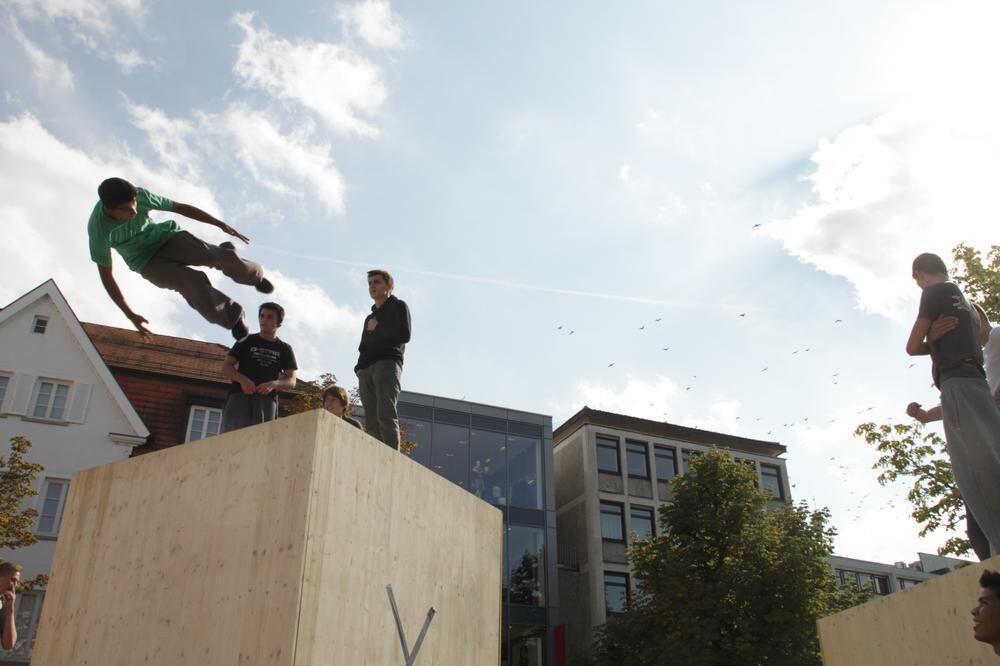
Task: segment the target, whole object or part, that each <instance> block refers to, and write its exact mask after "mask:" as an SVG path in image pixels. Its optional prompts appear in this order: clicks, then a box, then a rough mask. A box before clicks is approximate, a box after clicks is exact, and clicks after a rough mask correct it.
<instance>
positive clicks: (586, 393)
mask: <svg viewBox="0 0 1000 666" xmlns="http://www.w3.org/2000/svg"><path fill="white" fill-rule="evenodd" d="M677 393H678V388H677V384H675V383H674V382H673V380H671V379H670V378H669V377H664V376H662V375H660V376H657V377H656V378H654V379H652V380H651V381H646V380H644V379H640V378H638V377H633V376H631V375H629V376H627V377H626V379H625V385H624V386H616V385H611V384H608V383H607V382H604V381H600V380H588V379H584V380H580V381H578V382H577V383H576V387H575V394H576V395H575V397H574V399H573V405H572V412H576V411H578V410H579V409H580V408H582V407H584V406H587V407H590V408H592V409H600V410H604V411H608V412H617V413H619V414H627V415H629V416H636V417H639V418H643V419H651V420H653V421H665V420H668V419H669V416H668V414H669V412H670V404H671V400H672V399H673V398H674V397H675V396H676V395H677Z"/></svg>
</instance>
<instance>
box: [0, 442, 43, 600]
mask: <svg viewBox="0 0 1000 666" xmlns="http://www.w3.org/2000/svg"><path fill="white" fill-rule="evenodd" d="M30 448H31V442H30V441H28V440H27V439H26V438H25V437H20V436H17V437H11V438H10V455H8V456H7V457H6V458H4V457H3V456H0V548H3V549H6V550H14V549H17V548H23V547H25V546H30V545H32V544H33V543H35V542H36V541H38V539H37V538H36V537H35V532H34V527H35V521H36V520H37V519H38V512H37V511H36V510H35V509H32V508H29V507H25V506H24V500H25V499H27V498H29V497H35V496H36V495H38V491H37V490H35V479H37V478H38V474H39V472H41V471H42V470H43V469H44V467H42V466H41V465H39V464H38V463H31V462H28V459H27V453H28V450H29V449H30ZM47 580H48V576H45V575H44V574H43V575H39V576H37V577H35V578H34V579H32V580H29V581H21V584H20V586H19V588H18V591H19V592H23V591H27V590H30V589H33V588H34V587H37V586H39V585H44V584H45V583H46V581H47Z"/></svg>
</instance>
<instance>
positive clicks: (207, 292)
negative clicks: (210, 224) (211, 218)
mask: <svg viewBox="0 0 1000 666" xmlns="http://www.w3.org/2000/svg"><path fill="white" fill-rule="evenodd" d="M191 266H208V267H210V268H217V269H219V270H220V271H222V272H223V273H224V274H225V275H226V276H227V277H229V278H231V279H232V280H233V281H234V282H238V283H239V284H249V285H255V284H257V282H259V281H260V279H261V278H262V277H263V276H264V269H262V268H261V267H260V264H256V263H254V262H252V261H247V260H246V259H242V258H241V257H240V256H239V255H238V254H236V250H228V249H226V248H222V247H219V246H218V245H209V244H208V243H206V242H205V241H203V240H201V239H200V238H198V237H197V236H193V235H191V234H190V233H188V232H186V231H181V232H179V233H176V234H174V235H173V236H171V237H170V240H168V241H167V242H166V243H164V244H163V247H161V248H160V249H159V250H158V251H157V252H156V254H154V255H153V257H152V258H151V259H150V260H149V262H148V263H147V264H146V266H145V267H144V268H143V269H142V272H141V273H140V275H142V277H144V278H146V279H147V280H149V281H150V282H152V283H153V284H155V285H156V286H157V287H160V288H162V289H173V290H174V291H176V292H178V293H179V294H180V295H181V296H183V297H184V300H186V301H187V302H188V305H190V306H191V307H193V308H194V309H195V310H197V311H198V313H199V314H200V315H201V316H202V317H204V318H205V319H207V320H208V321H210V322H212V323H213V324H218V325H219V326H222V327H224V328H232V327H233V326H234V325H235V324H236V322H238V321H239V320H240V317H242V316H243V306H241V305H240V304H239V303H237V302H236V301H234V300H232V299H231V298H229V297H228V296H226V295H225V294H223V293H222V292H221V291H219V290H218V289H216V288H215V287H213V286H212V283H211V282H209V281H208V276H207V275H205V273H203V272H202V271H196V270H195V269H193V268H191Z"/></svg>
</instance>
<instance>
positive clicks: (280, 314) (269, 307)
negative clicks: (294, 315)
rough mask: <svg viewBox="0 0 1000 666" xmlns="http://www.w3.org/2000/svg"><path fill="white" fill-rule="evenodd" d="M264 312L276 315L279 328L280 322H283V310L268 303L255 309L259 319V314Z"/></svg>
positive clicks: (274, 304) (275, 304) (276, 305)
mask: <svg viewBox="0 0 1000 666" xmlns="http://www.w3.org/2000/svg"><path fill="white" fill-rule="evenodd" d="M264 310H274V313H275V314H276V315H278V326H281V322H283V321H285V308H283V307H281V306H280V305H278V304H277V303H271V302H270V301H268V302H267V303H261V304H260V307H259V308H257V316H258V317H259V316H260V313H261V312H263V311H264Z"/></svg>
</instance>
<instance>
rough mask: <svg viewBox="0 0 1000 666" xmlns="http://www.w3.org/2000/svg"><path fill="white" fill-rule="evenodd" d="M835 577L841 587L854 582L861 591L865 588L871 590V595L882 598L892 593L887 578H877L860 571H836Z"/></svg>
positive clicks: (874, 575)
mask: <svg viewBox="0 0 1000 666" xmlns="http://www.w3.org/2000/svg"><path fill="white" fill-rule="evenodd" d="M837 577H838V578H839V579H840V584H841V585H847V584H848V582H854V583H857V585H858V587H860V588H861V589H866V588H867V589H869V590H871V591H872V593H873V594H876V595H879V596H884V595H886V594H889V593H890V592H892V587H891V586H890V585H889V577H888V576H879V575H876V574H870V573H864V572H861V571H848V570H846V569H837Z"/></svg>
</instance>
